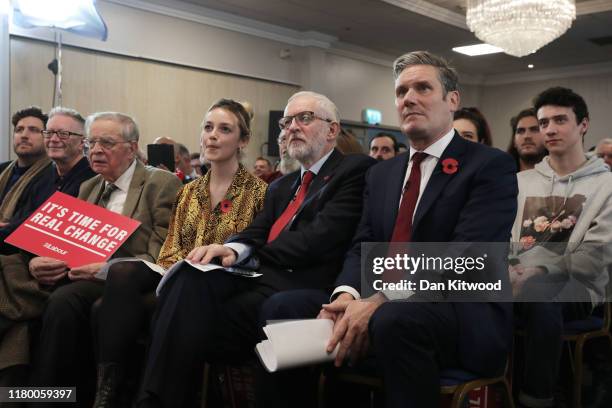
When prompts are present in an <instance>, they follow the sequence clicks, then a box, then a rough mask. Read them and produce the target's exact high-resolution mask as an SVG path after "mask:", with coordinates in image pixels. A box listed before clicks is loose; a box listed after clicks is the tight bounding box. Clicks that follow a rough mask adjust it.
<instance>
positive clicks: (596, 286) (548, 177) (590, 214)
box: [510, 87, 612, 407]
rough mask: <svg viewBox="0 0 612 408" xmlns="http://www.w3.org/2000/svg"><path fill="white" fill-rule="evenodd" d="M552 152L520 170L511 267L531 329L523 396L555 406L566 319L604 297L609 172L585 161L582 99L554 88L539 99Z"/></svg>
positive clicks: (533, 403)
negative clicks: (527, 168)
mask: <svg viewBox="0 0 612 408" xmlns="http://www.w3.org/2000/svg"><path fill="white" fill-rule="evenodd" d="M534 107H535V110H536V112H537V117H538V123H539V126H540V130H541V132H542V133H543V135H544V142H545V145H546V148H547V149H548V151H549V155H548V156H547V157H545V158H544V159H543V160H542V161H541V162H540V163H538V164H537V165H536V166H535V168H534V169H532V170H527V171H523V172H520V173H518V184H519V195H518V212H517V218H516V220H515V223H514V226H513V229H512V240H513V242H515V243H517V255H518V260H517V262H519V263H517V264H515V265H514V266H511V267H510V280H511V282H512V285H513V290H514V293H515V294H518V296H519V298H522V299H523V300H529V301H530V302H529V303H518V304H517V307H516V311H517V314H518V315H519V316H520V317H521V318H522V323H523V325H524V328H525V330H526V331H527V337H526V344H525V374H524V382H523V386H522V389H521V393H520V395H519V402H520V403H521V404H523V406H527V407H549V406H554V399H553V390H554V386H555V383H556V379H557V374H558V367H559V361H560V359H561V346H562V341H561V334H562V329H563V323H564V322H566V321H571V320H577V319H583V318H586V317H587V316H588V315H589V314H590V313H591V312H592V309H593V307H595V306H597V305H598V304H600V303H602V302H603V301H604V300H605V296H606V290H605V289H606V285H607V284H608V279H609V276H608V273H607V272H606V271H607V268H608V267H609V262H610V254H609V250H610V244H609V243H610V242H611V241H612V174H610V172H609V171H608V168H607V167H606V165H605V163H604V161H603V160H602V159H601V158H599V157H597V156H594V157H591V158H590V159H587V157H586V155H585V153H584V150H583V138H584V135H585V133H586V132H587V130H588V128H589V114H588V109H587V106H586V103H585V101H584V99H583V98H582V97H581V96H580V95H578V94H576V93H574V92H573V91H572V90H570V89H567V88H560V87H556V88H550V89H547V90H546V91H544V92H542V93H541V94H540V95H538V96H537V97H536V98H535V100H534Z"/></svg>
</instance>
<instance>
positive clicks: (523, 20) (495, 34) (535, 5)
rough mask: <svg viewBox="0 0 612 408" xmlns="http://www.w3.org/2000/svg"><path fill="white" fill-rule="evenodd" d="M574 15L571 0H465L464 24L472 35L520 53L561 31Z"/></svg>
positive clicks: (565, 28) (533, 47)
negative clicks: (465, 22)
mask: <svg viewBox="0 0 612 408" xmlns="http://www.w3.org/2000/svg"><path fill="white" fill-rule="evenodd" d="M575 19H576V4H575V1H574V0H468V1H467V13H466V20H467V25H468V27H469V28H470V30H471V31H473V32H474V34H475V35H476V37H478V38H479V39H481V40H482V41H485V42H486V43H488V44H492V45H495V46H497V47H500V48H502V49H503V50H504V52H505V53H506V54H510V55H513V56H515V57H523V56H525V55H528V54H532V53H534V52H536V51H537V50H539V49H540V48H542V47H543V46H545V45H546V44H548V43H550V42H552V41H554V40H555V39H557V38H559V37H560V36H561V35H562V34H563V33H565V32H566V31H567V30H568V29H569V28H570V27H571V25H572V22H573V21H574V20H575Z"/></svg>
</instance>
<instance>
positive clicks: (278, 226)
mask: <svg viewBox="0 0 612 408" xmlns="http://www.w3.org/2000/svg"><path fill="white" fill-rule="evenodd" d="M314 176H315V175H314V173H313V172H312V171H307V172H305V173H304V177H303V178H302V184H301V185H300V189H299V191H298V193H297V195H296V196H295V197H294V199H293V200H291V202H290V203H289V205H288V206H287V208H285V211H283V213H282V214H281V215H280V217H278V219H277V220H276V222H275V223H274V224H273V225H272V228H270V234H269V235H268V242H272V241H274V240H275V239H276V237H278V235H279V234H280V233H281V231H282V230H283V229H285V227H286V226H287V224H289V222H290V221H291V220H292V219H293V217H295V213H297V211H298V209H299V208H300V206H301V205H302V203H303V202H304V198H306V194H307V193H308V186H309V185H310V182H311V181H312V179H313V177H314Z"/></svg>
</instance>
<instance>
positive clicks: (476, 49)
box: [453, 44, 504, 57]
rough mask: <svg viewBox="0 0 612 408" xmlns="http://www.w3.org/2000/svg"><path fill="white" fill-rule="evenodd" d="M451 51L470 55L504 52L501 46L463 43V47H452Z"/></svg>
mask: <svg viewBox="0 0 612 408" xmlns="http://www.w3.org/2000/svg"><path fill="white" fill-rule="evenodd" d="M453 51H455V52H458V53H459V54H464V55H469V56H470V57H475V56H477V55H487V54H495V53H498V52H504V50H502V49H501V48H499V47H495V46H493V45H491V44H474V45H465V46H463V47H453Z"/></svg>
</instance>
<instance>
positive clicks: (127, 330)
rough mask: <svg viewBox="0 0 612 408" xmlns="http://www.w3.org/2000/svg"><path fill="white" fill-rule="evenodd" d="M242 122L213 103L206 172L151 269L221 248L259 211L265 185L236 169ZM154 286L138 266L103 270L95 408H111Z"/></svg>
mask: <svg viewBox="0 0 612 408" xmlns="http://www.w3.org/2000/svg"><path fill="white" fill-rule="evenodd" d="M250 121H251V118H250V116H249V114H248V113H247V111H246V110H245V109H244V107H243V106H242V105H241V104H240V103H238V102H235V101H233V100H229V99H221V100H219V101H217V102H216V103H214V104H213V105H212V106H211V107H210V109H209V110H208V112H207V113H206V117H205V118H204V121H203V123H202V136H201V148H202V151H203V152H204V156H205V158H206V160H207V161H208V162H210V171H209V172H207V173H206V174H205V175H204V176H203V177H200V178H198V179H196V180H195V181H193V182H192V183H189V184H187V185H185V186H184V187H183V189H182V190H181V191H180V193H179V194H178V197H177V199H176V203H175V208H174V213H173V216H172V219H171V221H170V226H169V229H168V236H167V237H166V240H165V242H164V245H163V246H162V249H161V251H160V253H159V257H158V260H157V264H158V265H159V266H161V267H163V268H164V269H167V268H169V267H170V266H172V264H174V263H175V262H178V261H180V260H182V259H184V258H186V257H187V255H188V254H189V252H191V251H192V250H193V249H194V248H196V247H199V246H204V245H209V244H215V243H216V244H222V243H223V242H224V241H225V240H226V239H227V238H229V236H231V235H233V234H235V233H237V232H239V231H241V230H243V229H244V228H245V227H247V226H248V225H249V224H250V223H251V221H252V219H253V218H254V216H255V214H256V213H257V212H258V211H259V210H261V208H262V207H263V201H264V195H265V191H266V187H267V185H266V183H265V182H263V181H262V180H260V179H259V178H258V177H255V176H252V175H251V174H250V173H249V172H248V171H247V170H246V169H245V167H244V166H243V165H242V164H240V161H239V159H240V153H241V151H242V149H244V147H245V146H246V145H247V144H248V141H249V137H250V133H251V132H250ZM160 279H161V276H160V275H159V274H158V273H156V272H153V271H152V270H151V269H149V268H148V267H147V266H146V265H145V264H144V263H142V262H118V263H115V264H113V265H111V267H110V269H109V272H108V277H107V280H106V285H105V289H104V296H103V298H102V302H101V305H100V307H99V310H98V311H97V316H96V318H95V319H94V334H95V335H96V336H97V339H98V341H97V348H98V349H97V357H98V361H99V364H98V385H97V387H98V389H97V392H96V402H95V404H94V406H95V407H96V408H101V407H113V406H116V404H117V401H116V399H117V391H118V387H120V386H121V381H122V378H123V375H124V373H125V368H126V367H125V365H126V363H125V361H126V359H127V354H128V351H129V348H130V347H131V346H132V345H133V344H134V343H135V342H136V340H137V338H138V336H139V334H140V333H141V332H142V330H143V327H145V325H146V321H147V319H148V317H149V316H148V313H147V308H146V304H145V301H144V299H145V298H143V295H146V294H150V293H151V292H153V291H154V290H155V288H156V286H157V284H158V283H159V281H160Z"/></svg>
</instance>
